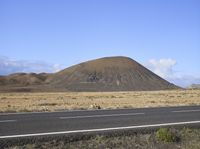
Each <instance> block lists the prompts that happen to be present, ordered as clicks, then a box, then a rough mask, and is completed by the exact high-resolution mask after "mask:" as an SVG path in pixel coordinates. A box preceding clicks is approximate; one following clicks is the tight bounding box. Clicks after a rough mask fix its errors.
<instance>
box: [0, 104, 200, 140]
mask: <svg viewBox="0 0 200 149" xmlns="http://www.w3.org/2000/svg"><path fill="white" fill-rule="evenodd" d="M189 124H195V125H199V126H200V106H187V107H186V106H184V107H168V108H142V109H119V110H90V111H66V112H46V113H45V112H44V113H41V112H38V113H13V114H11V113H10V114H9V113H7V114H6V113H4V114H3V113H1V114H0V139H5V138H16V137H27V136H43V135H56V134H72V133H83V132H100V131H112V130H122V129H137V128H148V127H160V126H171V125H189Z"/></svg>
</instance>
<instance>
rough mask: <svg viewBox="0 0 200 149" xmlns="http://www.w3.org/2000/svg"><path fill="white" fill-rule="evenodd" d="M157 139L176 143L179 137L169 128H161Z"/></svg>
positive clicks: (157, 133)
mask: <svg viewBox="0 0 200 149" xmlns="http://www.w3.org/2000/svg"><path fill="white" fill-rule="evenodd" d="M156 138H157V139H158V140H159V141H164V142H176V141H177V136H176V135H175V133H173V132H172V131H171V130H170V129H168V128H160V129H158V130H157V132H156Z"/></svg>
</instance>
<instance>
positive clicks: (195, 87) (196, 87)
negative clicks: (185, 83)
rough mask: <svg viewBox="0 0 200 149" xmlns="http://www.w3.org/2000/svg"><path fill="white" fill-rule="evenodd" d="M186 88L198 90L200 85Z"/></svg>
mask: <svg viewBox="0 0 200 149" xmlns="http://www.w3.org/2000/svg"><path fill="white" fill-rule="evenodd" d="M188 88H189V89H200V84H192V85H190V86H189V87H188Z"/></svg>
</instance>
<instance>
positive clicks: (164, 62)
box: [147, 58, 176, 78]
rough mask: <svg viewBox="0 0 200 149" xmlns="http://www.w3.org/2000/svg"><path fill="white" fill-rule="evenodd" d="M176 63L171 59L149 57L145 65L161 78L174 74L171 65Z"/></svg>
mask: <svg viewBox="0 0 200 149" xmlns="http://www.w3.org/2000/svg"><path fill="white" fill-rule="evenodd" d="M175 65H176V61H175V60H173V59H170V58H168V59H160V60H155V59H151V60H149V61H148V63H147V67H148V68H149V69H150V70H152V71H153V72H154V73H156V74H158V75H159V76H161V77H163V78H169V77H172V76H173V75H174V71H173V66H175Z"/></svg>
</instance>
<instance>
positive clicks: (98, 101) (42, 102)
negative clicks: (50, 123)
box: [0, 90, 200, 112]
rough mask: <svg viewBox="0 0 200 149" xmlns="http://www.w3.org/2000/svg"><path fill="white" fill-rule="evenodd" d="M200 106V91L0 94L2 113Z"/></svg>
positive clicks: (0, 110) (0, 109)
mask: <svg viewBox="0 0 200 149" xmlns="http://www.w3.org/2000/svg"><path fill="white" fill-rule="evenodd" d="M183 105H200V90H168V91H136V92H53V93H49V92H40V93H39V92H36V93H0V112H30V111H60V110H72V109H73V110H74V109H75V110H77V109H116V108H141V107H163V106H183Z"/></svg>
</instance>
